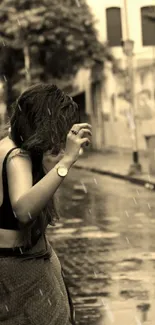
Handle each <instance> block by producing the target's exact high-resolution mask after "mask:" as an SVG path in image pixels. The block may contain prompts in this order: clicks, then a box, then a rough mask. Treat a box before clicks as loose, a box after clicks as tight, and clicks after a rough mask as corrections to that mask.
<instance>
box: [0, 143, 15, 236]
mask: <svg viewBox="0 0 155 325" xmlns="http://www.w3.org/2000/svg"><path fill="white" fill-rule="evenodd" d="M15 149H17V147H14V148H12V149H11V150H9V151H8V153H7V155H6V156H5V158H4V161H3V166H2V182H3V203H2V205H1V206H0V228H3V229H11V230H19V225H18V220H17V219H16V218H15V215H14V213H13V210H12V206H11V202H10V198H9V190H8V180H7V169H6V163H7V158H8V156H9V155H10V153H11V152H12V151H13V150H15Z"/></svg>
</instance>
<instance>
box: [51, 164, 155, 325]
mask: <svg viewBox="0 0 155 325" xmlns="http://www.w3.org/2000/svg"><path fill="white" fill-rule="evenodd" d="M95 179H96V183H95V182H94V174H91V173H87V172H82V171H80V172H79V171H76V170H74V171H73V172H71V174H70V175H69V177H68V179H67V180H65V182H64V183H63V185H62V187H61V190H60V191H59V195H58V209H59V213H60V214H61V220H60V222H59V223H58V224H57V225H56V227H55V228H51V227H50V228H49V229H48V235H49V239H50V241H51V242H52V243H53V246H54V248H55V249H56V251H57V254H58V256H59V258H60V260H61V263H62V264H63V267H64V270H65V273H66V277H67V280H68V284H69V287H70V291H71V294H72V297H73V300H74V303H75V308H76V319H77V325H110V324H114V325H134V324H135V325H140V324H143V323H144V324H146V325H148V324H150V325H154V323H155V308H154V307H155V220H154V217H155V216H154V211H155V200H154V198H155V193H154V192H149V191H147V190H146V189H144V188H143V187H137V186H136V185H133V184H130V183H127V182H124V181H120V180H116V179H112V178H109V177H103V176H101V175H95ZM81 181H82V182H83V184H84V187H83V188H84V190H83V192H82V189H80V186H79V187H78V185H79V184H80V182H81ZM86 189H87V190H86ZM80 191H81V192H80ZM137 192H138V194H137ZM79 196H81V199H78V198H77V197H79ZM148 204H149V206H148ZM149 207H151V209H150V208H149Z"/></svg>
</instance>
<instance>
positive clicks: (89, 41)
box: [0, 0, 110, 80]
mask: <svg viewBox="0 0 155 325" xmlns="http://www.w3.org/2000/svg"><path fill="white" fill-rule="evenodd" d="M0 19H1V29H0V40H1V49H2V48H3V51H5V49H4V43H5V44H6V47H9V48H11V49H12V51H13V53H14V54H12V56H13V60H14V65H15V68H16V67H18V68H17V70H16V76H14V75H12V80H17V79H18V78H17V76H18V75H19V79H21V78H24V75H23V73H22V74H21V71H22V69H25V67H24V62H25V61H24V60H27V59H29V60H30V61H31V67H30V69H32V70H33V71H34V70H35V71H37V68H38V80H39V79H40V78H43V79H44V80H48V78H50V79H51V78H62V77H63V78H67V77H69V76H71V75H73V74H75V73H76V72H77V70H78V69H79V67H80V66H83V65H85V64H87V65H88V62H90V64H92V63H93V62H94V61H95V60H96V59H99V60H102V61H104V58H105V57H108V56H109V57H110V54H109V50H108V49H107V47H106V46H105V45H104V44H101V43H100V42H99V41H98V38H97V32H96V30H95V28H94V17H93V15H92V13H91V11H90V8H89V7H88V5H87V3H86V1H85V0H78V1H77V0H59V1H58V0H1V4H0ZM25 45H26V46H27V47H28V48H29V53H30V54H29V55H30V58H24V57H23V59H22V60H21V58H20V56H19V55H18V56H17V57H16V52H17V51H21V54H22V55H23V56H24V51H23V48H24V46H25ZM34 48H35V50H34ZM17 59H18V60H19V59H20V60H21V61H20V63H19V62H18V63H17V62H16V60H17ZM19 67H20V69H19ZM5 68H6V66H5ZM6 70H7V69H6ZM40 71H42V72H40ZM6 74H7V71H6ZM31 75H32V80H33V73H31ZM35 76H36V74H35Z"/></svg>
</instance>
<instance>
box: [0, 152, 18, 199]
mask: <svg viewBox="0 0 155 325" xmlns="http://www.w3.org/2000/svg"><path fill="white" fill-rule="evenodd" d="M17 148H18V147H14V148H12V149H10V150H9V151H8V153H7V154H6V156H5V158H4V161H3V166H2V182H3V191H4V193H5V192H6V191H7V190H8V181H7V171H6V163H7V159H8V157H9V155H10V153H11V152H12V151H13V150H15V149H17Z"/></svg>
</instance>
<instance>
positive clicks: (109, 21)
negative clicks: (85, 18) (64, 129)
mask: <svg viewBox="0 0 155 325" xmlns="http://www.w3.org/2000/svg"><path fill="white" fill-rule="evenodd" d="M87 2H88V4H89V6H90V8H91V9H92V13H93V14H94V15H95V19H96V28H97V30H98V37H99V39H100V40H101V41H102V42H108V44H109V46H110V47H111V49H112V52H113V54H114V56H115V57H116V58H117V59H118V65H119V67H120V69H121V71H126V69H127V67H128V66H129V65H130V64H129V61H128V57H127V55H126V54H125V53H124V48H123V41H127V40H130V41H132V44H133V56H132V64H133V73H134V79H133V81H134V93H133V95H134V108H133V109H134V112H133V115H134V117H133V116H131V111H130V106H131V104H130V101H129V100H128V98H127V97H128V93H129V92H130V86H131V85H130V80H128V76H126V77H125V76H124V73H123V72H122V73H121V72H119V73H115V74H114V73H113V70H112V64H111V63H110V62H107V63H106V64H105V67H104V71H102V72H101V71H100V67H99V69H98V70H99V71H98V74H97V72H95V78H94V80H92V76H91V73H90V71H89V70H84V69H81V70H80V71H79V72H78V74H77V76H76V78H75V80H74V82H73V88H74V90H73V91H72V94H73V95H74V96H75V99H76V100H77V101H78V102H79V103H80V107H81V111H82V112H83V115H84V116H85V119H87V120H89V121H90V122H91V123H92V124H93V131H94V132H93V133H94V134H93V147H94V149H98V150H102V149H103V148H105V147H123V148H132V135H133V134H132V130H133V127H132V124H133V119H134V118H135V119H136V123H135V124H136V130H137V137H138V141H137V142H138V148H139V149H140V150H145V149H146V147H147V145H146V139H145V136H147V135H149V134H150V133H151V134H154V133H155V21H153V19H151V17H152V16H153V15H154V16H155V0H136V1H131V0H97V1H94V0H87ZM148 17H149V18H148Z"/></svg>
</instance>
